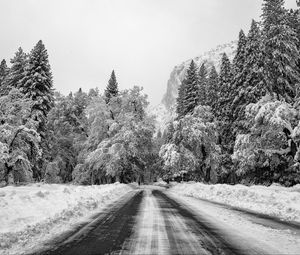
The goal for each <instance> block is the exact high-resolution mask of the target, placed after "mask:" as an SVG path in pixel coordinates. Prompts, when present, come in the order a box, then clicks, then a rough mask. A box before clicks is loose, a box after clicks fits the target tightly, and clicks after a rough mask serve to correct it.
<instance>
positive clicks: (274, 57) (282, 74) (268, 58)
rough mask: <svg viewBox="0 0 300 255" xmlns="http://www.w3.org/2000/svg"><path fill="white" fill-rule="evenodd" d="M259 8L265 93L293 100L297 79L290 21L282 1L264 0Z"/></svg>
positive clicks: (298, 55)
mask: <svg viewBox="0 0 300 255" xmlns="http://www.w3.org/2000/svg"><path fill="white" fill-rule="evenodd" d="M262 10H263V14H262V20H263V42H264V50H263V52H264V54H265V57H264V63H265V66H264V72H265V77H266V80H267V89H268V92H269V93H270V94H272V95H274V96H275V97H276V98H277V99H282V98H283V99H285V100H286V101H287V102H293V101H294V99H295V95H296V84H298V83H299V82H300V72H299V68H298V66H297V64H298V61H299V57H300V53H299V50H298V48H297V43H298V39H297V35H296V32H295V31H294V29H293V28H292V27H291V26H290V24H289V20H288V14H287V11H286V10H285V9H284V0H264V3H263V8H262Z"/></svg>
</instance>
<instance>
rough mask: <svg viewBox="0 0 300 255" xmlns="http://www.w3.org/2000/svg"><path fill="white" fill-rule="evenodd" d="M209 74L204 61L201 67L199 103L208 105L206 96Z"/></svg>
mask: <svg viewBox="0 0 300 255" xmlns="http://www.w3.org/2000/svg"><path fill="white" fill-rule="evenodd" d="M207 76H208V71H207V68H206V66H205V63H203V64H202V65H201V66H200V69H199V101H198V104H200V105H206V98H207Z"/></svg>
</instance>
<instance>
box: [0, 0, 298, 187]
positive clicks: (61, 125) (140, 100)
mask: <svg viewBox="0 0 300 255" xmlns="http://www.w3.org/2000/svg"><path fill="white" fill-rule="evenodd" d="M298 5H299V3H298ZM10 63H11V64H10V65H9V66H8V65H7V63H6V61H5V60H3V61H2V62H1V65H0V183H2V184H3V185H7V184H12V183H23V182H34V181H44V182H47V183H67V182H73V183H77V184H102V183H111V182H115V181H119V182H124V183H128V182H133V181H137V182H151V181H155V180H156V179H157V178H159V177H161V178H163V179H165V180H170V179H174V178H175V179H176V178H177V179H180V180H182V179H185V180H196V181H203V182H207V183H217V182H220V183H244V184H252V183H263V184H265V185H268V184H271V183H273V182H277V183H281V184H284V185H286V186H291V185H294V184H296V183H300V164H299V163H300V122H299V121H300V95H299V86H300V14H299V10H287V9H285V8H284V1H283V0H264V1H263V7H262V21H261V22H256V21H254V20H253V21H252V24H251V28H250V30H249V32H248V34H247V35H245V33H244V32H243V31H241V32H240V34H239V41H238V48H237V52H236V55H235V57H234V59H233V62H232V63H231V62H230V60H229V59H228V57H227V56H226V54H224V55H223V58H222V63H221V70H220V72H219V73H218V72H217V71H216V68H215V67H212V68H208V67H207V66H206V65H205V63H204V64H202V65H201V66H200V67H197V66H196V65H195V63H194V62H193V61H192V62H191V64H190V67H189V69H188V71H187V74H186V78H185V80H184V81H183V82H182V84H181V86H180V88H179V91H178V92H179V93H178V94H179V96H178V98H177V109H176V111H177V117H176V119H174V121H172V122H170V123H169V124H168V126H167V127H166V129H165V131H164V132H163V133H162V132H161V131H158V132H156V131H155V117H154V116H151V115H150V114H148V113H147V107H148V104H149V103H148V101H147V95H145V94H144V93H143V89H142V88H140V87H137V86H135V87H133V88H131V89H127V90H123V91H122V90H119V86H118V82H117V77H116V74H115V72H114V71H113V72H112V74H111V77H110V79H109V81H108V84H107V86H106V89H105V91H103V93H101V92H100V91H99V90H98V89H97V88H95V89H91V90H90V91H89V92H88V93H86V92H84V91H82V90H81V89H79V90H78V91H77V92H76V93H74V94H73V93H70V94H69V95H67V96H64V95H62V94H60V93H59V92H56V91H54V89H53V77H52V72H51V68H50V64H49V60H48V54H47V50H46V48H45V46H44V44H43V42H42V41H39V42H38V43H37V44H36V45H35V47H34V48H33V49H32V50H31V52H30V53H29V54H27V53H25V52H23V50H22V48H19V49H18V51H17V52H16V53H15V56H14V57H13V58H12V59H11V61H10Z"/></svg>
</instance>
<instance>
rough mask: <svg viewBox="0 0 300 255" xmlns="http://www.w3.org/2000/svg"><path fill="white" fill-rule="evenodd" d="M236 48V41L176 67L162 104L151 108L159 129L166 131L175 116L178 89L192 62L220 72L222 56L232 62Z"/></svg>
mask: <svg viewBox="0 0 300 255" xmlns="http://www.w3.org/2000/svg"><path fill="white" fill-rule="evenodd" d="M236 48H237V42H236V41H232V42H230V43H226V44H222V45H219V46H217V47H216V48H214V49H211V50H210V51H207V52H204V53H203V54H202V55H199V56H196V57H193V58H191V59H188V60H185V61H184V62H182V63H181V64H178V65H176V66H175V67H174V69H173V70H172V72H171V74H170V78H169V80H168V82H167V88H166V92H165V94H164V95H163V98H162V100H161V103H160V104H158V105H156V106H152V107H151V108H150V112H151V113H152V114H154V115H156V117H157V118H156V120H157V129H160V130H164V129H165V127H166V124H167V123H168V122H169V121H170V120H171V119H172V117H173V116H174V115H175V107H174V106H175V103H176V98H177V95H178V88H179V86H180V84H181V82H182V80H183V79H184V77H185V74H186V70H187V68H188V67H189V65H190V62H191V61H192V60H194V62H195V63H196V64H197V66H198V67H200V66H201V65H202V64H203V63H205V65H206V67H207V68H208V69H209V68H210V67H211V66H212V65H214V66H215V67H216V69H217V71H219V69H220V64H221V58H222V54H223V53H226V54H227V56H228V57H229V59H230V60H232V59H233V58H234V55H235V52H236Z"/></svg>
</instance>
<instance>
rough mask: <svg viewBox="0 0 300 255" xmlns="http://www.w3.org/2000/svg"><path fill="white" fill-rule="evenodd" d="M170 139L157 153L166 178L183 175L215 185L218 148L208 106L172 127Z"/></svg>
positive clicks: (197, 108) (199, 108)
mask: <svg viewBox="0 0 300 255" xmlns="http://www.w3.org/2000/svg"><path fill="white" fill-rule="evenodd" d="M173 126H174V131H173V135H172V139H170V140H169V141H168V143H167V144H164V145H163V146H162V147H161V149H160V153H159V155H160V157H161V158H162V160H163V163H164V169H165V172H166V175H167V176H169V177H171V176H174V175H176V174H178V173H179V172H180V171H187V172H189V173H191V174H193V175H195V178H198V179H205V176H206V177H207V178H206V180H207V181H210V180H211V179H214V180H213V181H216V179H215V177H216V175H217V174H216V172H217V168H218V163H219V154H220V148H219V146H218V145H217V134H216V131H215V130H216V127H215V123H214V122H213V114H212V113H211V109H210V107H208V106H198V107H196V108H195V110H194V112H193V113H192V114H189V115H186V116H185V117H183V118H181V119H180V120H178V121H175V122H174V123H173Z"/></svg>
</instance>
